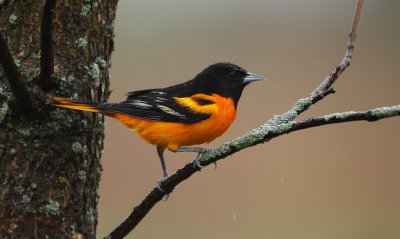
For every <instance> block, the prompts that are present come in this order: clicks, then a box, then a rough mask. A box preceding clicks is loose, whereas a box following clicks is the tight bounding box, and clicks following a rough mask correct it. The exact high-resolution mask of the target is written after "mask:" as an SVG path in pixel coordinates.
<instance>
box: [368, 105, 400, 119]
mask: <svg viewBox="0 0 400 239" xmlns="http://www.w3.org/2000/svg"><path fill="white" fill-rule="evenodd" d="M399 112H400V105H394V106H389V107H381V108H377V109H374V110H372V111H371V114H372V115H373V116H376V117H379V118H387V117H391V116H394V115H399V114H400V113H399Z"/></svg>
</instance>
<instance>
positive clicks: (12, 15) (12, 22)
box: [8, 13, 18, 25]
mask: <svg viewBox="0 0 400 239" xmlns="http://www.w3.org/2000/svg"><path fill="white" fill-rule="evenodd" d="M17 19H18V17H17V16H16V15H15V14H14V13H13V14H11V16H10V17H9V18H8V21H9V22H10V23H11V24H13V25H15V24H17Z"/></svg>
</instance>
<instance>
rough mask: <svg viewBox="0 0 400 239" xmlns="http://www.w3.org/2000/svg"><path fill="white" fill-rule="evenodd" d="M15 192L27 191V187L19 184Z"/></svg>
mask: <svg viewBox="0 0 400 239" xmlns="http://www.w3.org/2000/svg"><path fill="white" fill-rule="evenodd" d="M14 190H15V192H16V193H18V194H22V193H23V192H24V191H25V188H24V187H23V186H22V185H17V186H15V188H14Z"/></svg>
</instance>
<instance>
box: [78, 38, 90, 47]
mask: <svg viewBox="0 0 400 239" xmlns="http://www.w3.org/2000/svg"><path fill="white" fill-rule="evenodd" d="M87 44H88V40H87V37H86V36H84V37H81V38H79V39H78V40H77V41H76V45H77V47H78V49H84V48H85V47H86V46H87Z"/></svg>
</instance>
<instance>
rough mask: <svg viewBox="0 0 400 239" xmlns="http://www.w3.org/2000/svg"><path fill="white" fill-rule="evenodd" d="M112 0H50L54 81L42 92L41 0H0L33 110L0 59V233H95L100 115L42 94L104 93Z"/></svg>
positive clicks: (1, 21)
mask: <svg viewBox="0 0 400 239" xmlns="http://www.w3.org/2000/svg"><path fill="white" fill-rule="evenodd" d="M116 4H117V0H112V1H100V0H96V1H77V0H64V1H56V6H55V9H54V16H53V19H52V22H53V44H54V74H53V77H52V81H53V83H54V87H53V88H52V89H51V90H50V91H48V92H42V91H41V89H40V88H39V87H38V84H37V79H38V75H39V73H40V57H41V54H42V52H41V49H40V48H41V47H40V38H41V35H40V31H41V20H42V15H43V14H42V13H43V6H44V5H43V1H13V0H0V30H1V32H2V33H3V36H4V37H5V39H6V41H7V43H8V47H9V48H10V51H11V54H12V56H13V58H14V60H15V62H16V64H17V65H18V68H19V70H20V71H21V73H22V77H23V81H24V84H26V85H27V86H28V89H29V90H30V91H31V92H32V94H33V95H34V96H35V97H34V99H35V101H37V102H39V103H40V105H41V108H40V110H39V112H35V113H32V112H26V111H25V110H23V109H22V108H21V107H19V105H18V102H17V100H16V98H15V97H14V94H13V92H12V91H11V88H10V85H9V83H8V80H7V78H6V76H5V73H4V69H3V68H2V67H1V66H0V238H95V234H96V225H97V202H98V185H99V180H100V173H101V164H100V156H101V151H102V148H103V138H104V118H103V117H102V116H101V115H98V114H94V113H84V112H77V111H71V110H64V109H57V108H55V107H53V106H52V105H51V100H50V99H49V98H48V97H46V95H47V94H50V95H56V96H61V97H67V98H75V99H82V100H91V101H100V102H103V101H105V100H106V98H107V96H108V88H109V87H108V86H109V67H110V62H111V61H110V57H111V52H112V50H113V22H114V18H115V11H116Z"/></svg>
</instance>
